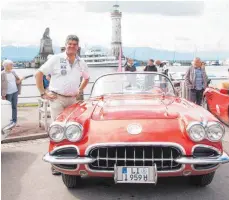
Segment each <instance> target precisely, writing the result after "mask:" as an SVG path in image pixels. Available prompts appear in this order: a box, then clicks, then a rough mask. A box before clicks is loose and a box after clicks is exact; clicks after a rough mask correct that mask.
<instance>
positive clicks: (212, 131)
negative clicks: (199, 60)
mask: <svg viewBox="0 0 229 200" xmlns="http://www.w3.org/2000/svg"><path fill="white" fill-rule="evenodd" d="M224 133H225V131H224V128H223V127H222V126H221V125H220V124H219V123H215V122H211V123H209V124H208V126H207V130H206V134H207V138H208V139H209V140H210V141H212V142H218V141H220V140H221V139H222V138H223V136H224Z"/></svg>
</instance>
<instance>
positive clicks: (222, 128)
mask: <svg viewBox="0 0 229 200" xmlns="http://www.w3.org/2000/svg"><path fill="white" fill-rule="evenodd" d="M195 125H198V126H201V127H202V128H203V130H204V137H203V138H202V139H201V140H193V138H192V137H191V136H190V129H191V128H192V127H193V126H195ZM211 126H219V128H220V129H221V130H222V137H221V138H220V139H218V140H212V139H211V138H210V137H209V136H208V133H207V131H208V129H209V128H210V127H211ZM186 132H187V135H188V137H189V138H190V140H192V141H193V142H201V141H203V140H205V139H207V140H208V141H210V142H221V141H222V139H223V137H224V135H225V128H224V126H223V125H222V124H221V123H219V122H216V121H212V122H206V123H203V122H191V123H189V125H188V126H187V128H186Z"/></svg>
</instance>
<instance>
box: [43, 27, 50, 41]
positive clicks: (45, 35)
mask: <svg viewBox="0 0 229 200" xmlns="http://www.w3.org/2000/svg"><path fill="white" fill-rule="evenodd" d="M43 39H50V37H49V28H46V29H45V32H44V34H43Z"/></svg>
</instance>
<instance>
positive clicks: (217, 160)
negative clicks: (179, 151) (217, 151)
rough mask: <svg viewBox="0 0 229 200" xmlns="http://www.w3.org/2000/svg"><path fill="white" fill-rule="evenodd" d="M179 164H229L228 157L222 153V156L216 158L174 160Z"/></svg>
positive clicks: (182, 158)
mask: <svg viewBox="0 0 229 200" xmlns="http://www.w3.org/2000/svg"><path fill="white" fill-rule="evenodd" d="M175 161H176V162H177V163H180V164H193V165H194V164H200V165H203V164H224V163H227V162H229V156H228V155H227V154H226V153H225V152H223V154H222V155H220V156H217V157H206V158H204V157H203V158H193V157H181V158H177V159H176V160H175Z"/></svg>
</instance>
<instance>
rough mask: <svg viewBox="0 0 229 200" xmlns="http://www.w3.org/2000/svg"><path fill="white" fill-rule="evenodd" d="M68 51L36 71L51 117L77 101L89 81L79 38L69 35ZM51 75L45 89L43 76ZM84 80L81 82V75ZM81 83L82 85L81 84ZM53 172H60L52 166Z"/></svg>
mask: <svg viewBox="0 0 229 200" xmlns="http://www.w3.org/2000/svg"><path fill="white" fill-rule="evenodd" d="M65 46H66V51H65V52H63V53H60V54H57V55H53V56H52V57H51V58H50V59H48V60H47V62H46V63H44V64H43V65H42V66H41V67H40V68H39V69H38V71H37V73H36V85H37V88H38V90H39V92H40V94H41V97H42V98H44V99H48V100H50V108H51V118H52V120H53V121H54V120H55V119H56V117H57V116H58V115H59V114H60V113H61V112H62V111H63V110H64V109H65V108H66V107H68V106H70V105H72V104H74V103H76V98H77V96H79V95H80V94H82V93H83V90H84V88H85V87H86V86H87V84H88V81H89V73H88V66H87V64H86V62H84V60H82V59H81V58H80V57H79V56H78V54H77V51H78V48H79V38H78V37H77V36H76V35H69V36H68V37H67V39H66V42H65ZM49 74H50V75H51V77H52V78H51V80H50V85H49V91H47V90H45V89H44V85H43V76H44V75H49ZM81 76H82V77H83V80H82V82H81V84H80V77H81ZM79 85H80V86H79ZM52 173H53V174H55V175H56V174H59V173H58V172H56V171H55V170H54V168H52Z"/></svg>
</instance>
